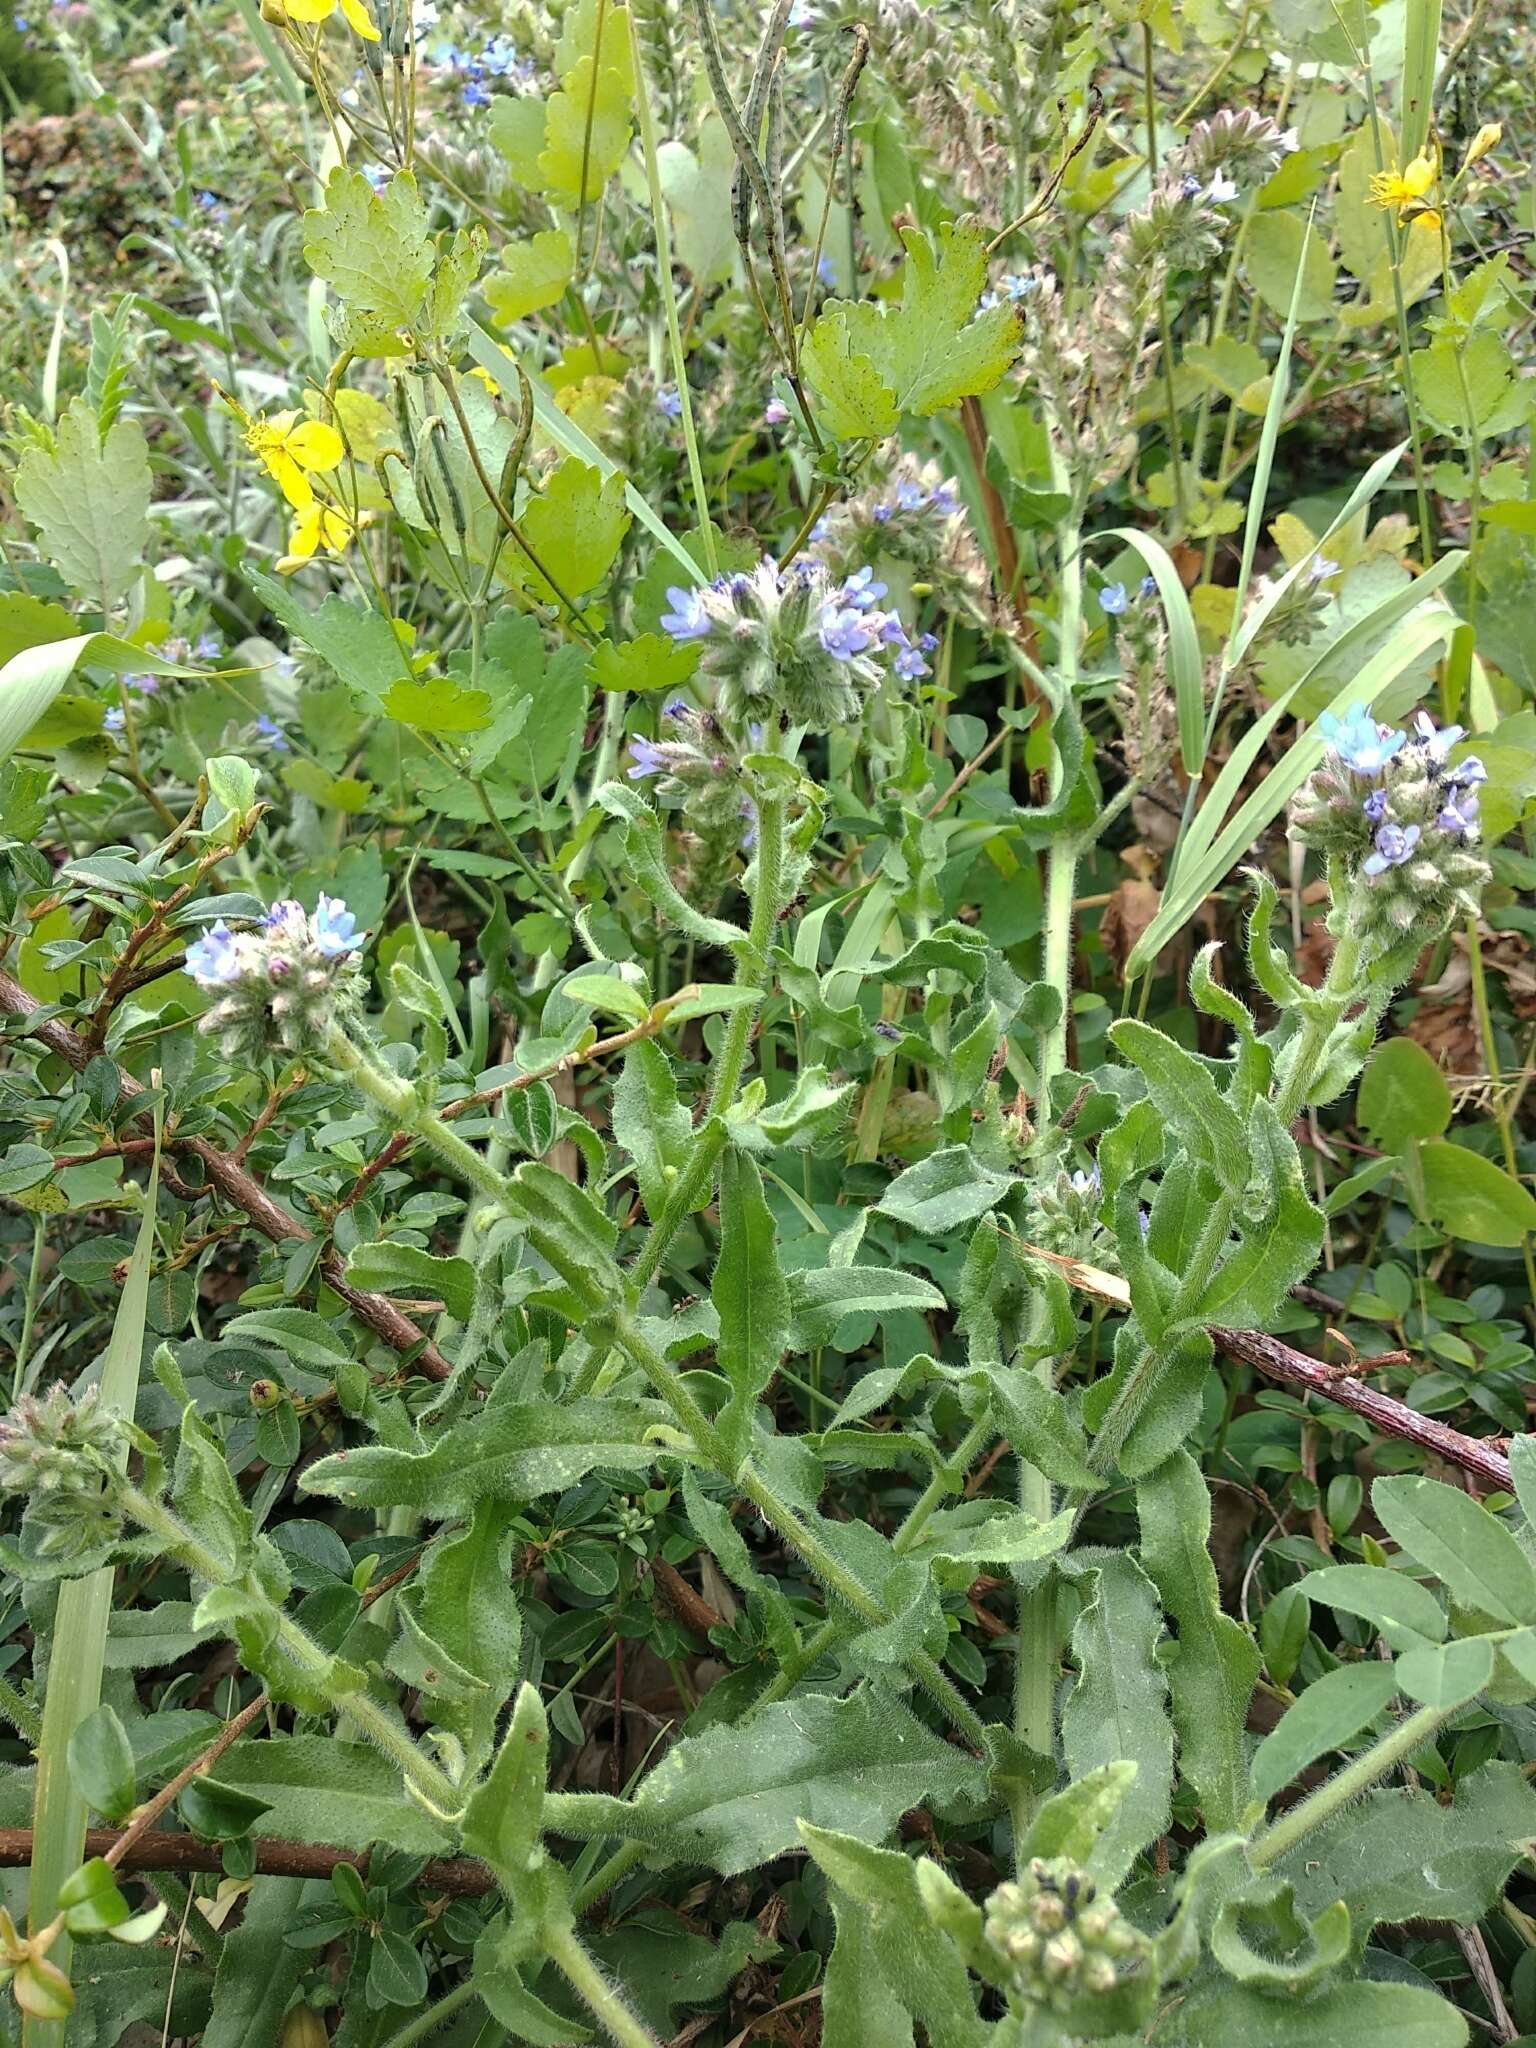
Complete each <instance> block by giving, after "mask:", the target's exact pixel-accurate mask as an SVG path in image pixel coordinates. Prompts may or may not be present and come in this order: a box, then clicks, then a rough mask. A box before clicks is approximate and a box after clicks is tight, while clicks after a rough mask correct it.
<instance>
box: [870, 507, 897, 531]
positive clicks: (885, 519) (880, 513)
mask: <svg viewBox="0 0 1536 2048" xmlns="http://www.w3.org/2000/svg"><path fill="white" fill-rule="evenodd" d="M895 510H896V507H895V506H894V505H877V506H876V507H875V522H876V524H877V525H879V526H886V525H888V524H889V523H890V518H891V515H892V513H893V512H894V511H895Z"/></svg>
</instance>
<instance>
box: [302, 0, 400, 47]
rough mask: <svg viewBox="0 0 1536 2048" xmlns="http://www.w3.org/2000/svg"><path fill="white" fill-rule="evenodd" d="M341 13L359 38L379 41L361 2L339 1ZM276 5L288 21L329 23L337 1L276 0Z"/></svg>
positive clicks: (354, 0) (352, 0)
mask: <svg viewBox="0 0 1536 2048" xmlns="http://www.w3.org/2000/svg"><path fill="white" fill-rule="evenodd" d="M339 4H340V7H341V11H342V13H343V14H344V15H345V16H346V17H347V20H348V21H349V22H350V23H351V24H352V26H353V28H355V29H356V30H357V32H358V34H359V35H360V36H366V37H367V38H368V40H369V42H370V43H376V42H377V41H378V40H379V32H378V30H377V29H376V28H375V27H374V25H373V21H372V19H371V17H370V16H369V13H368V10H367V8H366V7H365V6H364V5H363V0H339ZM278 5H279V6H280V7H281V8H282V10H283V12H284V13H285V14H286V15H287V16H288V19H289V20H290V21H329V20H330V18H331V16H332V15H333V14H334V13H335V12H336V8H337V5H338V0H278Z"/></svg>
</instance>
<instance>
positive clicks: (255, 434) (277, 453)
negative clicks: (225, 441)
mask: <svg viewBox="0 0 1536 2048" xmlns="http://www.w3.org/2000/svg"><path fill="white" fill-rule="evenodd" d="M224 402H225V404H226V405H229V406H230V407H231V408H232V409H233V411H234V412H235V413H236V415H237V416H238V418H239V420H240V423H241V425H242V426H243V427H244V428H245V445H246V447H247V448H249V449H250V451H251V453H252V454H253V455H254V456H256V457H257V458H258V460H259V461H260V462H261V464H262V467H263V468H264V469H265V470H266V472H267V475H268V476H270V477H275V478H276V479H277V484H278V488H279V489H280V490H281V492H282V494H283V496H284V497H285V498H286V499H287V500H288V502H289V504H290V505H291V506H292V507H293V509H294V511H295V512H307V511H308V510H309V508H310V506H311V505H313V504H314V502H315V493H314V487H313V485H312V484H311V483H310V481H309V475H308V474H307V472H311V471H321V470H327V469H335V468H336V466H337V464H338V463H339V462H341V460H342V459H343V457H344V456H345V455H346V452H347V450H346V444H345V442H344V441H343V440H342V438H341V436H340V434H338V433H337V431H336V429H335V428H334V427H328V426H327V425H326V423H325V421H324V420H312V419H303V418H301V417H300V415H299V414H298V413H296V412H279V413H274V414H273V416H272V417H271V419H268V418H267V417H266V416H265V414H258V415H257V417H256V418H255V419H252V418H251V415H250V414H249V413H248V412H246V411H245V410H244V409H243V408H242V407H240V406H238V405H236V404H235V402H234V400H233V399H231V398H230V397H228V395H227V394H226V396H225V401H224Z"/></svg>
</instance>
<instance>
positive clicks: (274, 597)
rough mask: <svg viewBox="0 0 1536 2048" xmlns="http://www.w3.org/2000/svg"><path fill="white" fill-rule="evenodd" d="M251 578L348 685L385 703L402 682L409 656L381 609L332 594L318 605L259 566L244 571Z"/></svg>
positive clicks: (276, 614) (265, 598)
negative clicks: (310, 604)
mask: <svg viewBox="0 0 1536 2048" xmlns="http://www.w3.org/2000/svg"><path fill="white" fill-rule="evenodd" d="M243 574H244V576H245V580H246V582H247V583H248V584H249V585H250V586H251V589H252V590H253V591H255V593H256V595H257V596H258V597H259V598H260V599H261V602H262V603H263V605H265V607H266V609H267V610H268V611H269V612H271V614H272V616H273V617H274V618H275V619H278V620H280V621H281V622H282V624H283V625H285V626H286V627H287V628H288V631H289V632H290V633H292V634H295V635H296V636H297V637H298V639H299V640H301V641H302V642H303V644H304V645H305V646H306V647H310V648H313V650H314V651H315V653H316V654H318V655H319V657H320V659H321V660H322V661H323V662H324V663H325V664H326V665H327V667H329V668H330V669H332V670H333V671H334V672H335V674H336V675H337V676H339V677H340V679H341V681H342V682H344V683H345V684H346V685H347V687H348V688H349V689H353V690H357V691H359V692H360V693H361V694H362V695H363V696H364V697H367V698H369V699H371V700H372V702H373V703H374V704H375V705H382V703H383V701H384V698H385V696H386V695H387V693H388V692H389V691H390V690H391V689H392V688H393V686H394V685H395V684H396V683H398V682H402V681H403V680H404V679H405V677H406V675H407V673H408V670H409V666H410V664H409V660H408V657H407V655H406V652H405V649H404V647H403V645H402V643H401V641H400V639H399V638H398V636H397V634H396V631H395V627H394V626H393V624H392V623H391V622H390V621H389V620H388V619H386V618H385V616H384V614H383V613H382V612H376V611H372V610H369V609H368V608H366V607H365V606H363V605H357V604H349V603H348V602H347V600H346V599H345V598H341V597H328V598H327V599H326V600H325V603H324V604H322V605H321V607H320V609H319V610H318V611H313V612H312V611H310V610H309V608H308V606H307V605H302V604H300V603H299V601H298V599H297V598H296V597H295V596H294V595H293V591H292V589H291V587H290V586H289V585H288V584H286V583H280V582H279V581H278V580H277V578H276V577H273V576H267V575H264V574H263V573H262V572H261V571H260V570H259V569H249V568H248V569H246V570H244V571H243Z"/></svg>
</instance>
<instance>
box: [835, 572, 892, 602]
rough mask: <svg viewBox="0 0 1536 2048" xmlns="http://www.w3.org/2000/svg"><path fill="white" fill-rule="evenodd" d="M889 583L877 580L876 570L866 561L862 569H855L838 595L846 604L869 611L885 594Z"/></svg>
mask: <svg viewBox="0 0 1536 2048" xmlns="http://www.w3.org/2000/svg"><path fill="white" fill-rule="evenodd" d="M888 587H889V586H888V585H887V584H884V583H878V582H876V580H875V572H874V570H873V569H871V568H870V567H869V565H868V564H867V563H866V564H865V566H864V567H863V568H862V569H855V570H854V572H853V574H852V575H851V576H849V577H848V578H847V579H846V581H845V582H844V584H843V587H842V589H841V591H839V593H838V595H839V597H840V598H841V600H842V602H843V603H844V604H851V605H852V606H853V607H854V608H855V610H857V611H861V612H867V611H869V610H870V609H871V608H872V607H873V606H874V605H876V604H878V603H879V601H880V599H881V598H882V597H884V596H885V593H886V590H887V589H888Z"/></svg>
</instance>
